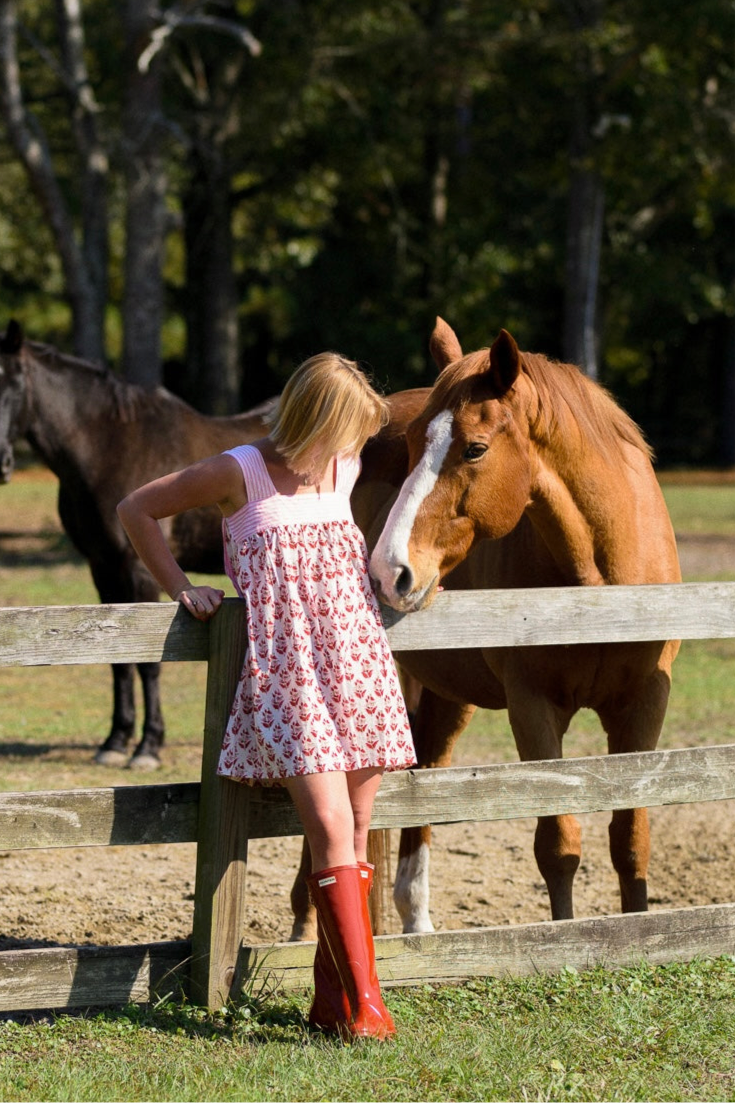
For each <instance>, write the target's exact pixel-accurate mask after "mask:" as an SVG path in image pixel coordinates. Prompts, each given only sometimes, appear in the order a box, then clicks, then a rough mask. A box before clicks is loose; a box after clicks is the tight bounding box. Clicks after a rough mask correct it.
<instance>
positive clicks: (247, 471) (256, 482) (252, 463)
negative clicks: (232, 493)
mask: <svg viewBox="0 0 735 1103" xmlns="http://www.w3.org/2000/svg"><path fill="white" fill-rule="evenodd" d="M225 455H226V456H233V457H234V459H236V460H237V462H238V463H239V465H240V470H241V471H242V477H243V480H244V482H245V492H246V493H247V496H248V501H249V502H258V501H261V500H262V499H263V498H272V497H273V495H274V494H275V493H276V488H275V486H274V483H273V480H272V479H271V477H270V475H269V474H268V468H267V467H266V463H265V460H264V459H263V456H262V454H261V452H260V450H259V449H258V448H254V447H253V445H252V444H240V445H238V447H237V448H228V450H227V451H226V452H225Z"/></svg>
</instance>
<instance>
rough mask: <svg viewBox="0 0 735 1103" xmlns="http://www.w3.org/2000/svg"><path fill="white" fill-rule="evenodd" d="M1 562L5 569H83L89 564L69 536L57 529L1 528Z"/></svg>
mask: <svg viewBox="0 0 735 1103" xmlns="http://www.w3.org/2000/svg"><path fill="white" fill-rule="evenodd" d="M0 560H2V564H3V567H5V568H7V569H12V568H13V567H54V566H63V565H73V566H79V565H80V564H83V563H85V562H86V560H85V559H84V557H83V556H82V555H80V554H79V552H78V551H77V550H76V548H75V547H74V545H73V544H72V542H71V541H70V540H69V537H68V536H66V535H65V534H64V533H62V532H56V531H55V530H53V529H41V530H40V531H39V530H34V531H32V532H26V531H23V530H20V529H18V530H14V529H0Z"/></svg>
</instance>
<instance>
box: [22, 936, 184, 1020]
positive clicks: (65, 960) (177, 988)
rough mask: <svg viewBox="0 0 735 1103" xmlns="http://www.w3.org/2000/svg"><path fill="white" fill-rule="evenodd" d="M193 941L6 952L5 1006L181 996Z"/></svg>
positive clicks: (115, 1003) (106, 1003)
mask: <svg viewBox="0 0 735 1103" xmlns="http://www.w3.org/2000/svg"><path fill="white" fill-rule="evenodd" d="M190 955H191V944H190V943H189V942H157V943H153V944H150V945H141V946H80V947H69V948H67V947H52V948H49V949H43V950H5V951H3V952H1V953H0V1011H41V1010H47V1009H58V1008H73V1007H122V1006H124V1005H125V1004H126V1003H128V1002H133V1003H149V1002H150V1001H151V1000H153V999H154V998H160V997H161V996H166V995H172V996H180V994H181V993H182V991H185V990H186V987H187V983H188V968H189V958H190Z"/></svg>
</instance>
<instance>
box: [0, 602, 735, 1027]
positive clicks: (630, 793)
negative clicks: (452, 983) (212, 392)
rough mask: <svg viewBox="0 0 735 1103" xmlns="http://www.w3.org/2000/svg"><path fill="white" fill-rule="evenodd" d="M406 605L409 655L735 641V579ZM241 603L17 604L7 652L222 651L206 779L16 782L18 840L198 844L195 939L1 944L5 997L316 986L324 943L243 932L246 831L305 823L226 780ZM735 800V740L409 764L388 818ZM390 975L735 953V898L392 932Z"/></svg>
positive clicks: (385, 944) (386, 790)
mask: <svg viewBox="0 0 735 1103" xmlns="http://www.w3.org/2000/svg"><path fill="white" fill-rule="evenodd" d="M387 616H388V618H389V619H388V631H389V636H390V640H391V646H392V647H393V649H394V651H396V652H400V651H402V650H413V649H418V648H431V647H437V646H441V647H442V648H447V647H469V646H472V647H480V646H483V647H489V646H517V645H541V644H551V643H563V644H574V643H597V642H606V641H607V642H621V641H626V640H643V639H654V640H655V639H672V638H681V639H709V638H712V639H713V638H727V637H735V583H703V584H683V585H679V586H640V587H624V586H620V587H601V588H592V587H589V588H584V587H583V588H567V589H553V590H539V589H536V590H515V591H514V590H502V591H466V592H461V593H449V592H447V593H443V594H441V595H440V596H439V597H438V598H437V600H436V602H435V603H434V605H433V606H432V607H431V609H429V610H426V611H425V612H422V613H415V614H411V615H410V616H407V617H399V616H397V615H393V614H391V613H388V614H387ZM244 647H245V640H244V635H243V618H242V608H241V604H240V603H239V602H238V601H236V600H234V599H232V600H228V601H226V602H225V603H224V605H223V607H222V609H221V611H220V613H219V614H218V616H217V617H215V618H214V620H213V621H211V622H210V623H209V624H208V625H203V624H200V623H198V622H196V621H194V620H193V619H192V618H191V617H189V616H188V615H187V614H186V613H185V612H184V611H183V610H181V608H180V607H179V606H177V605H173V604H162V605H116V606H98V605H95V606H76V607H69V608H55V607H43V608H37V609H3V610H0V666H37V665H55V664H81V663H102V662H104V663H107V662H146V661H147V662H151V661H159V660H161V661H168V662H182V661H191V660H206V661H207V663H208V676H207V696H206V708H205V722H204V748H203V761H202V779H201V782H200V783H199V784H183V785H146V786H124V787H117V788H95V789H75V790H67V791H58V792H24V793H5V794H0V851H9V850H15V849H33V848H39V847H65V846H111V845H116V846H119V845H131V846H134V845H144V844H145V845H148V844H151V843H174V842H192V841H196V842H197V844H198V846H197V867H196V890H195V902H194V914H193V928H192V938H191V940H190V941H187V942H169V943H154V944H150V945H134V946H123V947H78V948H65V947H60V948H51V949H39V950H10V951H5V952H3V953H0V1011H8V1010H23V1009H35V1008H61V1007H85V1006H103V1005H107V1006H114V1005H121V1004H124V1003H125V1002H127V1001H128V1000H135V1001H147V1000H149V999H151V998H154V996H156V995H161V994H165V993H167V992H176V991H179V990H185V991H187V992H188V993H189V995H190V997H191V998H193V999H194V1000H196V1001H198V1002H200V1003H202V1004H205V1005H208V1006H210V1007H216V1006H220V1005H221V1004H222V1003H223V1002H224V1001H225V1000H227V999H228V998H229V997H231V996H233V995H236V994H237V992H238V991H239V988H240V986H241V984H242V983H243V982H244V980H246V979H247V977H248V976H249V975H251V973H252V971H253V970H263V969H266V970H268V972H269V973H270V974H271V975H272V976H273V977H275V978H276V979H277V980H278V981H279V982H280V983H281V984H283V985H284V986H285V987H298V986H301V985H306V984H308V983H310V979H311V965H312V961H313V954H314V943H281V944H278V945H276V946H273V947H263V946H257V947H249V946H245V945H243V944H242V932H243V931H244V930H246V928H247V907H248V902H247V895H246V892H245V875H246V870H247V857H248V840H249V839H255V838H264V837H275V836H285V835H297V834H301V829H300V825H299V823H298V821H297V820H296V817H295V815H294V812H293V809H292V807H291V804H290V802H289V800H288V798H287V796H286V795H285V794H284V793H283V792H281V791H280V790H274V789H259V788H253V789H251V788H249V787H247V786H241V785H237V784H235V783H233V782H230V781H226V780H224V779H221V778H217V777H216V775H215V763H216V759H217V756H218V753H219V746H220V742H221V735H222V731H223V728H224V725H225V722H226V718H227V715H228V712H229V705H230V702H231V700H232V695H233V692H234V687H235V684H236V680H237V677H238V674H239V671H240V669H241V665H242V658H243V654H244ZM733 797H735V745H729V746H719V747H704V748H698V749H688V750H672V751H655V752H648V753H643V754H629V755H618V756H614V757H607V756H600V757H592V758H578V759H568V760H566V761H561V762H528V763H512V764H503V765H494V766H476V767H462V768H452V769H447V770H431V771H408V772H405V773H398V774H389V775H387V776H386V777H385V779H384V781H383V785H382V786H381V790H380V793H379V796H378V799H377V801H376V805H375V813H374V817H373V824H374V826H375V827H376V828H379V829H388V828H399V827H402V826H412V825H413V826H416V825H420V824H425V823H435V824H438V823H457V822H462V821H470V820H474V821H479V820H499V819H513V818H519V817H530V816H539V815H552V814H555V813H560V812H576V813H584V812H594V811H602V810H611V809H614V808H629V807H641V806H654V805H663V804H679V803H689V802H694V801H702V800H707V801H712V800H722V799H731V798H733ZM376 947H377V956H378V963H379V970H380V975H381V978H382V980H383V982H384V983H385V984H386V985H387V986H390V985H396V984H414V983H422V982H425V981H427V980H454V979H458V978H462V977H469V976H473V975H493V974H501V973H505V972H515V973H519V972H526V971H537V970H554V969H558V968H561V967H562V966H564V965H573V966H575V967H577V968H584V967H586V966H590V965H592V964H595V963H598V962H601V963H605V964H608V965H611V966H612V965H620V964H625V963H630V962H633V961H637V960H640V959H642V958H647V959H649V960H651V961H654V962H665V961H674V960H686V959H690V958H693V957H695V956H698V955H716V954H721V953H732V952H733V951H734V950H735V903H731V904H722V905H712V906H708V907H697V908H685V909H678V910H672V911H660V912H649V913H641V914H636V915H628V916H605V917H600V918H594V919H583V920H567V921H564V922H560V923H551V922H548V923H535V924H527V925H522V926H515V927H494V928H487V929H481V930H474V931H440V932H436V933H433V934H424V935H398V936H383V937H379V938H378V939H377V940H376Z"/></svg>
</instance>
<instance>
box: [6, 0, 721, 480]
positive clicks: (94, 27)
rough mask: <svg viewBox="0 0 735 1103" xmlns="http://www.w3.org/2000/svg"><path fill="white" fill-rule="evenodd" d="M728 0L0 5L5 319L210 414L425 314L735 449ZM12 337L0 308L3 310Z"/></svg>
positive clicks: (417, 369)
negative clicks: (557, 366)
mask: <svg viewBox="0 0 735 1103" xmlns="http://www.w3.org/2000/svg"><path fill="white" fill-rule="evenodd" d="M732 20H733V17H732V12H731V10H730V5H729V4H728V3H727V0H697V2H696V3H695V4H688V5H683V6H680V7H678V8H675V9H672V7H671V5H670V4H669V3H664V2H663V0H645V2H643V3H641V0H557V2H554V0H516V2H513V3H511V2H510V0H413V2H411V0H384V2H382V3H381V2H375V0H373V2H368V0H351V3H349V4H344V3H337V2H335V0H308V2H307V0H267V2H266V0H261V2H256V0H252V2H251V0H177V2H170V0H168V2H165V0H162V2H161V3H154V2H153V0H125V2H124V3H121V4H118V5H111V4H109V3H106V2H104V0H55V3H54V4H53V5H50V4H48V3H43V2H42V0H0V86H1V88H2V110H3V118H4V122H5V126H4V129H3V134H2V136H0V164H1V165H2V174H1V175H0V240H1V241H2V244H3V249H2V273H3V282H2V286H3V303H2V306H3V311H4V316H5V318H8V317H10V316H16V317H18V318H19V319H20V320H21V321H22V323H23V324H24V326H25V328H26V330H27V331H28V333H29V335H31V336H32V337H35V338H38V339H42V340H47V341H50V342H52V343H55V344H57V345H59V346H61V347H63V348H64V349H67V350H70V351H72V350H73V351H76V352H77V353H79V354H80V355H85V356H90V357H95V358H105V359H107V360H108V361H109V362H110V363H112V364H113V365H115V366H118V367H119V368H120V370H121V371H122V372H123V373H124V374H125V375H126V376H127V377H128V378H130V379H134V380H136V381H139V382H142V383H143V384H144V385H148V386H151V385H154V384H155V383H156V382H157V381H159V380H161V379H164V380H165V382H166V384H167V386H169V387H170V388H171V389H172V390H174V391H176V392H178V393H180V394H182V395H183V396H184V397H185V398H187V399H188V400H189V401H191V402H192V403H193V404H194V405H196V406H197V407H198V408H200V409H202V410H205V411H207V412H211V413H224V412H227V411H229V410H232V409H236V408H241V407H247V406H250V405H253V404H254V403H256V402H257V401H259V400H260V399H261V398H264V397H266V396H267V395H270V394H272V393H274V392H276V391H277V390H278V389H279V388H280V386H281V384H282V382H283V380H284V378H285V377H286V376H287V375H288V374H289V372H290V371H291V370H292V368H293V366H294V365H295V364H296V363H298V362H299V361H300V360H301V359H303V358H304V357H305V356H308V355H310V354H311V353H313V352H315V351H318V350H319V349H322V348H327V347H331V348H337V349H339V350H341V351H343V352H344V353H346V354H347V355H350V356H354V357H357V358H358V359H360V360H362V361H363V362H364V363H366V364H368V365H369V366H370V367H371V369H372V370H373V372H374V374H375V375H376V377H377V378H378V380H379V381H380V382H381V383H382V384H383V385H385V386H387V387H388V388H390V389H397V388H400V387H404V386H414V385H417V384H422V383H426V382H430V381H431V379H432V378H433V371H432V368H431V365H430V364H429V362H428V354H427V344H428V336H429V333H430V330H431V327H432V325H433V320H434V317H435V316H436V314H441V315H442V316H443V317H445V318H446V319H447V320H448V321H449V322H450V324H452V325H453V326H454V328H455V329H456V330H457V332H458V334H459V336H460V339H461V341H462V343H463V346H464V347H465V348H467V349H470V348H477V347H481V346H483V345H487V344H489V343H490V342H491V341H492V339H493V338H494V336H495V334H496V333H497V330H498V328H499V327H500V326H505V327H506V328H508V329H510V330H511V331H512V332H513V333H514V335H515V336H516V338H517V340H518V341H519V343H520V345H521V347H523V348H527V349H533V350H537V351H543V352H546V353H548V354H550V355H552V356H559V357H563V358H565V359H571V360H574V361H575V362H577V363H580V364H581V365H582V366H583V367H584V369H585V370H586V371H588V372H589V373H590V374H591V375H594V376H596V377H597V378H599V379H600V381H602V382H603V383H604V384H605V385H607V386H608V387H609V388H610V389H611V390H612V391H613V393H614V394H615V395H616V396H617V397H618V398H619V399H620V400H621V401H622V402H623V404H624V405H625V406H626V408H627V409H628V410H629V411H630V412H631V413H632V415H633V416H634V417H635V418H636V419H637V420H638V421H639V422H640V423H641V424H642V425H643V427H644V429H645V430H646V431H647V433H648V435H649V438H650V439H651V441H652V442H653V444H654V446H655V447H656V450H657V453H658V456H659V460H660V462H661V463H662V464H669V465H670V464H733V463H735V301H734V293H733V244H734V242H735V217H734V216H733V210H734V209H735V203H734V200H735V194H734V193H735V183H734V177H733V172H732V169H733V145H732V142H733V123H734V119H735V105H734V103H733V83H732V63H733V49H732V45H733V29H734V28H733V21H732ZM0 324H4V323H0Z"/></svg>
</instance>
